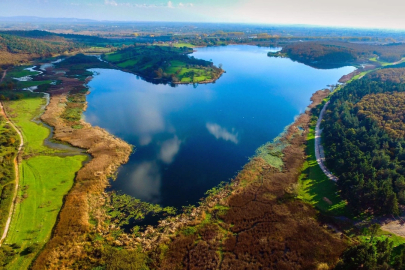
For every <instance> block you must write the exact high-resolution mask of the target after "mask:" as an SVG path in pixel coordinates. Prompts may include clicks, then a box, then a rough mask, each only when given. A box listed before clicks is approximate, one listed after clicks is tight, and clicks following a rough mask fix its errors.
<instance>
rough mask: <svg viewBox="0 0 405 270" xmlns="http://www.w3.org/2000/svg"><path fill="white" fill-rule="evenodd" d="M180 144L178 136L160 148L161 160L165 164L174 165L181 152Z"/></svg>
mask: <svg viewBox="0 0 405 270" xmlns="http://www.w3.org/2000/svg"><path fill="white" fill-rule="evenodd" d="M180 144H181V141H180V140H179V138H177V136H176V137H174V138H173V139H170V140H167V141H165V142H164V143H163V144H162V147H161V148H160V153H159V158H160V159H161V160H162V161H163V162H164V163H167V164H170V163H172V162H173V159H174V157H175V156H176V154H177V153H178V152H179V150H180Z"/></svg>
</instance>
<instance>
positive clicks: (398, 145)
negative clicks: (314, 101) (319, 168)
mask: <svg viewBox="0 0 405 270" xmlns="http://www.w3.org/2000/svg"><path fill="white" fill-rule="evenodd" d="M391 71H392V72H393V73H394V72H399V71H397V70H394V69H391ZM378 72H379V73H380V74H381V75H379V74H378ZM378 72H377V74H370V75H369V76H366V77H364V78H362V79H360V80H356V81H353V82H352V83H350V84H348V85H346V86H345V87H344V88H342V89H341V90H339V91H338V92H337V93H335V94H334V95H333V96H332V97H331V103H330V105H329V107H328V110H327V114H326V117H325V120H324V143H325V146H326V150H327V154H326V156H327V161H326V162H327V165H328V167H329V168H331V169H332V170H333V172H334V173H335V174H336V175H337V176H338V177H339V181H338V185H339V186H340V188H341V190H342V194H343V196H344V197H345V198H346V199H347V200H348V202H349V205H350V206H351V207H352V208H353V209H354V210H355V211H357V212H363V211H366V210H371V211H372V212H374V213H375V214H391V213H392V214H398V203H401V204H404V203H405V178H404V175H405V150H404V148H405V139H404V137H403V135H402V128H403V127H402V125H403V117H402V115H403V112H400V111H399V108H394V106H396V105H395V104H400V103H401V98H402V97H403V93H402V92H404V91H405V84H402V83H397V82H394V81H395V80H385V81H383V80H381V78H380V77H386V76H387V72H390V69H385V70H382V71H378ZM376 97H378V98H381V100H378V99H376ZM394 98H395V99H394ZM384 100H385V101H386V103H384ZM402 102H403V101H402ZM402 104H403V103H402ZM401 106H402V105H401ZM375 115H379V116H378V117H376V116H375ZM401 122H402V123H401ZM387 124H388V125H387Z"/></svg>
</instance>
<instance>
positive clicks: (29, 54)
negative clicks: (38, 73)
mask: <svg viewBox="0 0 405 270" xmlns="http://www.w3.org/2000/svg"><path fill="white" fill-rule="evenodd" d="M80 47H81V45H80V44H78V43H74V42H69V41H65V40H57V41H55V40H52V41H50V40H38V39H33V38H23V37H19V36H14V35H9V34H3V33H0V66H7V65H15V64H19V63H24V62H27V61H29V60H31V59H34V58H40V57H48V56H52V55H54V54H62V53H66V52H72V51H75V50H77V49H78V48H80Z"/></svg>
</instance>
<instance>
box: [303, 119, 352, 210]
mask: <svg viewBox="0 0 405 270" xmlns="http://www.w3.org/2000/svg"><path fill="white" fill-rule="evenodd" d="M314 127H315V124H313V125H311V128H310V132H309V134H308V137H307V147H306V152H307V160H306V161H305V163H304V166H303V168H302V173H301V176H300V179H299V182H298V183H299V190H298V198H299V199H302V200H303V201H305V202H308V203H310V204H312V205H313V206H314V207H316V208H317V209H319V210H320V211H321V212H323V213H325V214H328V215H333V216H340V215H346V216H348V215H349V211H348V210H347V207H346V201H344V200H342V198H341V197H340V196H339V192H338V188H337V186H336V184H335V183H334V182H333V181H331V180H329V178H328V177H327V176H326V175H325V174H324V173H323V171H322V170H321V168H320V167H319V165H318V163H317V161H316V158H315V129H314ZM324 198H327V199H328V200H329V201H327V200H326V199H324Z"/></svg>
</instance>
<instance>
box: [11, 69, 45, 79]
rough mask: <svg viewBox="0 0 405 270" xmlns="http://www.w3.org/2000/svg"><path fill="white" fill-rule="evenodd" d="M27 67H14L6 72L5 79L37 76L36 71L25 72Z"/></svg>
mask: <svg viewBox="0 0 405 270" xmlns="http://www.w3.org/2000/svg"><path fill="white" fill-rule="evenodd" d="M27 67H28V66H20V67H14V68H13V69H12V70H10V71H8V72H7V77H9V78H21V77H25V76H32V75H38V74H39V72H38V71H35V72H33V71H29V70H25V68H27Z"/></svg>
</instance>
